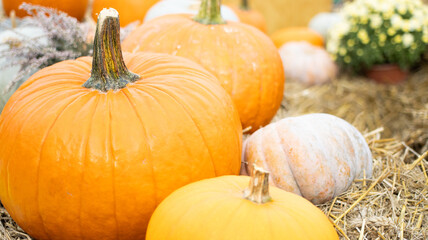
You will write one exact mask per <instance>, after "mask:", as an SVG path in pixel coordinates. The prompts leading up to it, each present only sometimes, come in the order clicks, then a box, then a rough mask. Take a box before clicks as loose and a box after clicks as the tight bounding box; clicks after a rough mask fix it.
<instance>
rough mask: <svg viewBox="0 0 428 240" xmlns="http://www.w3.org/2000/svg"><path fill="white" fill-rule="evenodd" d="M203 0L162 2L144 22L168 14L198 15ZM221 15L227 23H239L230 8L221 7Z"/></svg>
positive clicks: (147, 15) (150, 11) (149, 13)
mask: <svg viewBox="0 0 428 240" xmlns="http://www.w3.org/2000/svg"><path fill="white" fill-rule="evenodd" d="M200 5H201V0H162V1H159V2H158V3H156V4H155V5H153V6H152V7H151V8H150V9H149V11H148V12H147V13H146V16H145V17H144V22H146V21H149V20H151V19H153V18H156V17H160V16H164V15H167V14H178V13H188V14H197V13H198V10H199V7H200ZM221 15H222V17H223V18H224V19H225V20H227V21H235V22H239V18H238V16H237V15H236V13H235V12H234V11H233V10H232V9H231V8H229V7H227V6H225V5H222V6H221Z"/></svg>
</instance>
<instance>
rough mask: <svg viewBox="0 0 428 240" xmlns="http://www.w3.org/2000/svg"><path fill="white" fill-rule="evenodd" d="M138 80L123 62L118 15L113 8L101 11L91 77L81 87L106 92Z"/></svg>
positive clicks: (95, 39) (137, 76)
mask: <svg viewBox="0 0 428 240" xmlns="http://www.w3.org/2000/svg"><path fill="white" fill-rule="evenodd" d="M138 79H140V76H139V75H137V74H135V73H132V72H130V71H129V70H128V68H127V67H126V65H125V62H124V60H123V56H122V50H121V47H120V24H119V13H118V12H117V11H116V10H115V9H113V8H110V9H103V10H102V11H101V12H100V14H99V16H98V22H97V29H96V32H95V38H94V57H93V59H92V71H91V77H90V78H89V79H88V80H87V81H86V82H85V83H84V84H83V87H85V88H91V89H96V90H99V91H101V92H108V91H109V90H118V89H122V88H124V87H126V85H127V84H128V83H132V82H135V81H137V80H138Z"/></svg>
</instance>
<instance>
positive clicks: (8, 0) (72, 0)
mask: <svg viewBox="0 0 428 240" xmlns="http://www.w3.org/2000/svg"><path fill="white" fill-rule="evenodd" d="M24 2H26V3H31V4H35V5H42V6H45V7H51V8H56V9H58V10H60V11H63V12H66V13H67V14H68V15H70V16H72V17H75V18H77V19H78V20H83V17H84V16H85V12H86V9H87V8H88V2H89V0H3V8H4V11H5V12H6V14H7V16H9V14H10V11H12V10H15V12H16V16H18V17H25V16H28V14H27V12H26V11H24V10H20V9H19V6H20V5H21V4H22V3H24Z"/></svg>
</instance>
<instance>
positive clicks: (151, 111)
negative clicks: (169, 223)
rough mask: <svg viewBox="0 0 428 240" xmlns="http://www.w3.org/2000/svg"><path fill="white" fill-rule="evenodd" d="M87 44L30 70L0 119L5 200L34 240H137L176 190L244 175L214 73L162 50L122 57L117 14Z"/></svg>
mask: <svg viewBox="0 0 428 240" xmlns="http://www.w3.org/2000/svg"><path fill="white" fill-rule="evenodd" d="M94 48H95V52H94V58H93V59H92V58H90V57H84V58H80V59H77V60H70V61H64V62H60V63H58V64H55V65H53V66H50V67H47V68H45V69H42V70H41V71H39V72H37V73H36V74H35V75H33V76H32V77H31V78H30V79H29V80H27V81H26V82H25V83H24V84H23V85H22V86H21V87H20V89H18V91H17V92H15V93H14V95H13V96H12V97H11V98H10V100H9V102H8V103H7V104H6V106H5V108H4V110H3V112H2V114H1V115H0V199H1V201H2V203H3V204H4V206H5V208H6V209H7V210H8V212H9V213H10V214H11V216H12V217H13V219H14V220H15V221H16V222H17V223H18V224H19V226H20V227H22V228H23V229H24V230H25V231H26V232H28V233H29V234H30V235H31V236H33V237H34V238H36V239H58V240H59V239H61V240H63V239H79V240H80V239H103V240H113V239H144V236H145V230H146V227H147V224H148V221H149V218H150V216H151V214H152V212H153V211H154V209H155V207H156V206H157V204H159V203H160V202H161V201H162V200H163V199H164V198H165V197H166V196H167V195H169V194H170V193H171V192H173V191H174V190H175V189H177V188H179V187H181V186H184V185H186V184H188V183H191V182H193V181H197V180H200V179H204V178H210V177H215V176H220V175H226V174H238V173H239V169H240V162H241V161H240V157H241V156H240V153H241V141H242V140H241V139H242V135H241V134H242V133H241V132H242V129H241V126H240V122H239V116H238V113H237V111H236V109H235V107H234V105H233V102H232V100H231V99H230V97H229V96H228V94H227V93H226V91H224V89H223V88H222V87H221V85H220V84H219V83H218V80H217V79H216V78H215V77H214V76H213V75H211V74H210V73H208V72H207V71H206V70H204V69H203V68H202V67H201V66H199V65H197V64H195V63H193V62H191V61H189V60H187V59H184V58H180V57H174V56H170V55H166V54H154V53H140V54H128V55H124V60H123V59H122V53H121V51H120V41H119V21H118V14H117V12H116V11H114V9H109V10H103V11H102V12H101V14H100V18H99V22H98V26H97V33H96V38H95V46H94ZM91 62H92V65H91ZM125 64H126V66H127V67H128V68H129V70H128V69H127V67H126V66H125ZM91 68H92V70H91ZM91 71H92V73H91ZM131 71H132V72H131ZM137 74H138V75H137ZM88 77H90V78H89V80H88Z"/></svg>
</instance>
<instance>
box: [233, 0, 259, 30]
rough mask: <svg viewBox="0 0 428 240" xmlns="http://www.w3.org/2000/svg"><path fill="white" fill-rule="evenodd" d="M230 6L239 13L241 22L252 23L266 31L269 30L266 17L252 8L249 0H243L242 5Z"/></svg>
mask: <svg viewBox="0 0 428 240" xmlns="http://www.w3.org/2000/svg"><path fill="white" fill-rule="evenodd" d="M230 7H231V8H232V10H233V11H234V12H235V13H236V14H237V15H238V17H239V21H240V22H243V23H246V24H249V25H252V26H254V27H256V28H258V29H259V30H260V31H262V32H264V33H266V32H267V26H266V19H265V17H264V16H263V15H262V14H261V13H260V12H258V11H256V10H254V9H251V8H250V7H249V4H248V0H242V1H241V5H240V6H234V5H231V6H230Z"/></svg>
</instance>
